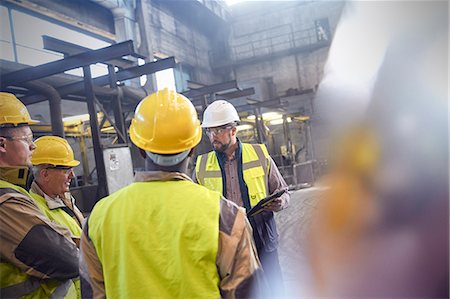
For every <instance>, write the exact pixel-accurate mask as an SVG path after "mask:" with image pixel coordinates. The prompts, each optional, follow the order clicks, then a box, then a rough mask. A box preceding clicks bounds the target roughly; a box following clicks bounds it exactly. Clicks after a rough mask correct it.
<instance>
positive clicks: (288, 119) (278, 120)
mask: <svg viewBox="0 0 450 299" xmlns="http://www.w3.org/2000/svg"><path fill="white" fill-rule="evenodd" d="M286 121H287V122H288V123H290V122H292V119H291V118H290V117H288V118H286ZM282 123H283V118H278V119H272V120H271V121H269V125H281V124H282Z"/></svg>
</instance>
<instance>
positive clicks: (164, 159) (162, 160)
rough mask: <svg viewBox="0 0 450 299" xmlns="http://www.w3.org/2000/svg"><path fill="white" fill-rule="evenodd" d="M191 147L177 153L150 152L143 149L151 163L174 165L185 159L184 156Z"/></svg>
mask: <svg viewBox="0 0 450 299" xmlns="http://www.w3.org/2000/svg"><path fill="white" fill-rule="evenodd" d="M190 151H191V149H188V150H185V151H184V152H181V153H179V154H175V155H161V154H156V153H152V152H149V151H145V153H146V155H147V157H149V158H150V159H151V160H152V161H153V163H155V164H157V165H160V166H174V165H177V164H179V163H180V162H181V161H183V160H184V159H186V157H187V156H188V155H189V152H190Z"/></svg>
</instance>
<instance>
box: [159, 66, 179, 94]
mask: <svg viewBox="0 0 450 299" xmlns="http://www.w3.org/2000/svg"><path fill="white" fill-rule="evenodd" d="M155 76H156V85H157V86H158V90H161V89H164V88H168V89H171V90H176V88H175V77H174V75H173V69H165V70H162V71H159V72H156V73H155Z"/></svg>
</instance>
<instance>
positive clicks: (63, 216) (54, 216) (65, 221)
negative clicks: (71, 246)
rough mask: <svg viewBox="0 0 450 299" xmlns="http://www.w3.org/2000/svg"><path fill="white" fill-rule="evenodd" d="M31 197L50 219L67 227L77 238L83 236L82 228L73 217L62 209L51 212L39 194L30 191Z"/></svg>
mask: <svg viewBox="0 0 450 299" xmlns="http://www.w3.org/2000/svg"><path fill="white" fill-rule="evenodd" d="M30 195H31V197H32V198H33V199H34V200H35V202H36V203H37V204H38V206H39V208H40V209H41V210H42V212H43V213H44V215H45V216H47V218H48V219H50V220H53V221H54V222H56V223H58V224H60V225H62V226H65V227H67V228H68V229H69V230H70V231H71V232H72V234H73V235H74V236H75V237H79V236H81V227H80V225H79V224H78V222H77V221H76V220H75V219H74V218H73V217H72V216H70V215H69V214H67V212H65V211H64V210H63V209H61V208H57V209H53V210H50V208H49V207H48V205H47V201H46V200H45V198H43V197H42V196H40V195H39V194H36V193H34V192H33V191H30Z"/></svg>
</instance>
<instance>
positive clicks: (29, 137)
mask: <svg viewBox="0 0 450 299" xmlns="http://www.w3.org/2000/svg"><path fill="white" fill-rule="evenodd" d="M2 137H3V138H6V139H7V140H11V141H16V140H19V141H24V142H26V143H27V144H29V145H30V144H32V143H33V135H32V134H30V135H25V136H2Z"/></svg>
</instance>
